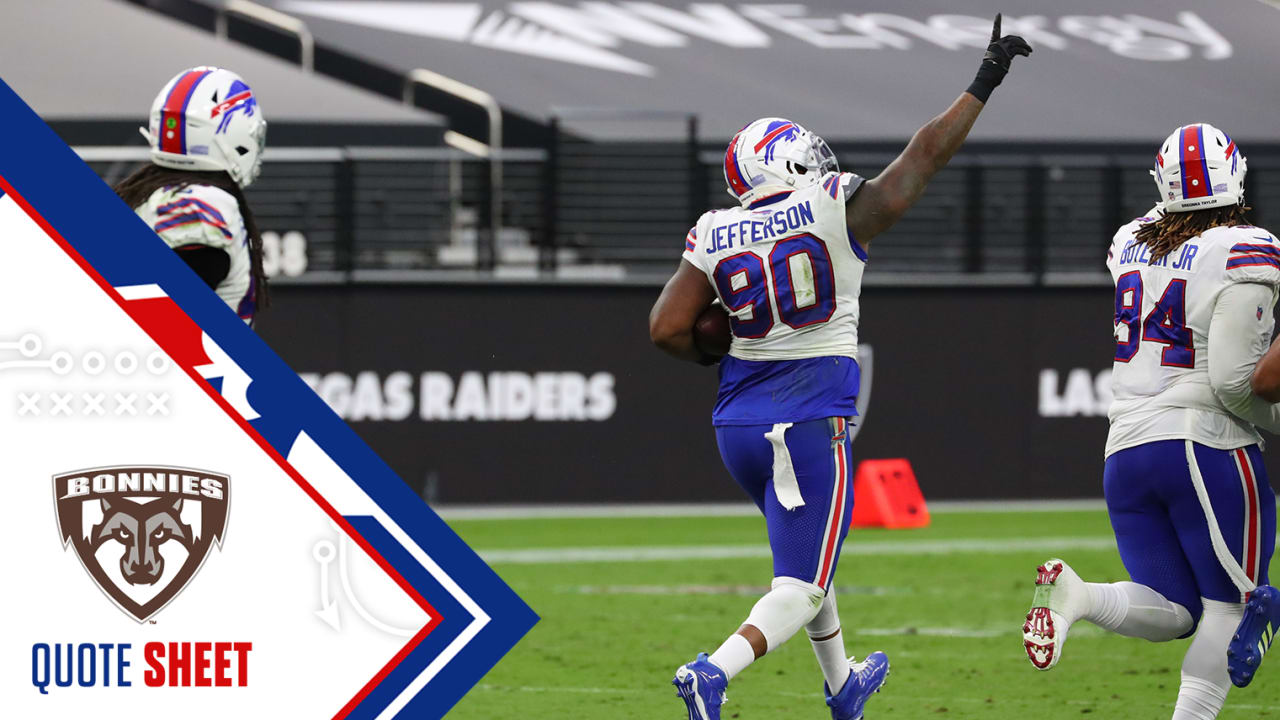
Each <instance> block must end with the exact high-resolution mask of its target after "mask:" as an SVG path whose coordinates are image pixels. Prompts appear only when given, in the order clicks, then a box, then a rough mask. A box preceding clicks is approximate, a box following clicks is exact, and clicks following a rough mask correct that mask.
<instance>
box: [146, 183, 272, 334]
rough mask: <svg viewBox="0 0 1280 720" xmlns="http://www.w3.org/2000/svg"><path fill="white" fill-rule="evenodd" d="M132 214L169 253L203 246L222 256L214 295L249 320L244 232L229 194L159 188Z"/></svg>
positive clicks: (251, 296) (248, 272)
mask: <svg viewBox="0 0 1280 720" xmlns="http://www.w3.org/2000/svg"><path fill="white" fill-rule="evenodd" d="M134 212H136V213H138V216H139V217H141V218H142V219H143V220H144V221H146V223H147V224H148V225H150V226H151V229H153V230H155V231H156V234H157V235H159V236H160V239H162V240H164V241H165V243H166V244H167V245H168V246H169V247H171V248H179V247H183V246H186V245H206V246H208V247H212V248H217V249H219V250H223V251H225V252H226V253H227V255H228V256H229V257H230V258H231V266H230V269H229V270H228V271H227V276H226V277H225V278H223V280H222V282H221V283H218V287H217V288H216V289H215V292H217V293H218V297H220V298H222V299H223V301H225V302H226V303H227V305H230V306H231V309H232V310H234V311H235V312H236V313H237V314H238V315H239V316H240V318H241V319H243V320H244V321H245V322H251V321H252V320H253V312H254V288H253V281H252V273H251V268H252V259H251V257H250V255H249V233H248V231H247V230H245V226H244V218H242V217H241V216H240V205H239V203H237V202H236V199H235V197H234V196H233V195H232V194H231V193H229V192H227V191H226V190H223V189H222V188H218V187H214V186H212V185H188V186H187V187H184V188H181V189H176V188H172V187H163V188H160V189H159V190H156V191H155V192H153V193H151V197H149V198H147V201H146V202H145V203H143V204H142V205H140V206H138V207H137V208H134Z"/></svg>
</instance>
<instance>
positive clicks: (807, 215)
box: [683, 173, 866, 360]
mask: <svg viewBox="0 0 1280 720" xmlns="http://www.w3.org/2000/svg"><path fill="white" fill-rule="evenodd" d="M861 184H862V178H861V177H859V176H857V175H854V174H853V173H829V174H828V175H827V176H826V177H824V178H823V180H822V182H821V183H818V184H816V185H811V186H809V187H806V188H802V189H800V190H795V191H793V192H789V193H785V194H780V195H775V196H772V197H768V198H763V199H761V200H758V201H756V202H755V203H753V207H751V208H744V207H736V208H731V209H728V210H713V211H711V212H708V213H705V214H704V215H703V216H702V217H701V218H699V220H698V224H697V225H696V226H694V228H693V229H691V230H690V231H689V234H688V236H687V237H686V238H685V250H684V256H683V257H684V259H685V260H688V261H689V262H690V263H692V264H693V266H694V267H696V268H698V269H699V270H702V272H704V273H706V275H707V278H708V279H709V280H710V282H711V285H712V287H714V288H715V290H716V294H717V295H718V296H719V298H720V302H722V303H723V304H724V306H725V308H726V309H727V310H728V311H729V315H730V324H731V326H732V329H733V341H732V344H731V346H730V349H729V354H730V355H732V356H734V357H736V358H740V359H743V360H798V359H802V358H812V357H827V356H847V357H851V358H855V359H856V358H857V353H858V295H859V294H860V293H861V292H862V272H863V268H864V263H865V262H866V254H865V252H864V251H863V249H862V247H861V246H860V245H858V243H857V242H855V241H854V239H853V237H852V235H851V234H850V232H849V231H848V229H847V227H846V224H845V203H846V202H847V201H848V199H849V198H851V197H853V193H854V192H855V191H856V190H857V189H858V187H859V186H860V185H861Z"/></svg>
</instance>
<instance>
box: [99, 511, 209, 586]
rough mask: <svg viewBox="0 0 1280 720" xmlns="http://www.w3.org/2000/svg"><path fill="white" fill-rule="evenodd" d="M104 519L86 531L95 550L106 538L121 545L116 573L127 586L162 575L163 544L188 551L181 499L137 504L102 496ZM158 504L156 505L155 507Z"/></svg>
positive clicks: (188, 532)
mask: <svg viewBox="0 0 1280 720" xmlns="http://www.w3.org/2000/svg"><path fill="white" fill-rule="evenodd" d="M99 502H101V503H102V515H103V518H105V519H104V520H103V521H102V522H101V523H99V524H98V525H95V526H93V529H92V530H90V531H89V536H90V541H91V542H92V547H93V549H94V550H95V551H97V549H98V548H99V547H101V546H102V544H103V543H105V542H107V541H109V540H115V541H116V542H118V543H120V544H121V545H123V546H124V547H125V552H124V554H123V555H121V556H120V574H121V575H122V576H123V577H124V579H125V582H127V583H129V584H130V585H154V584H155V583H156V581H157V580H159V579H160V577H161V576H162V575H164V556H163V555H161V554H160V553H159V552H158V550H159V547H160V546H161V545H163V544H164V543H167V542H170V541H175V542H178V543H181V544H182V545H183V546H184V547H186V548H187V551H188V552H190V550H191V545H190V540H191V526H190V525H186V524H184V523H183V522H182V520H181V519H180V518H181V515H182V498H178V499H176V500H174V501H173V502H172V503H169V502H162V503H148V504H145V505H139V504H137V503H133V502H129V501H128V500H117V501H116V502H115V504H112V502H111V501H110V500H107V499H105V498H104V499H102V500H101V501H99ZM157 506H158V507H157Z"/></svg>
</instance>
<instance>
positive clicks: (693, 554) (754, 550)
mask: <svg viewBox="0 0 1280 720" xmlns="http://www.w3.org/2000/svg"><path fill="white" fill-rule="evenodd" d="M1115 546H1116V544H1115V539H1114V538H1112V537H1110V536H1086V537H1035V538H1024V537H1011V538H966V539H952V540H899V541H892V540H891V541H885V542H846V543H845V544H844V549H843V550H842V551H841V555H843V556H849V555H873V556H875V555H953V554H957V553H973V554H988V555H1008V554H1014V553H1024V552H1027V551H1029V550H1035V551H1048V552H1058V551H1063V550H1112V549H1114V548H1115ZM479 553H480V557H481V558H483V559H484V561H485V562H487V563H505V564H512V565H559V564H564V563H591V562H607V563H619V562H664V561H680V560H730V559H749V558H767V557H771V555H770V552H769V546H768V545H687V546H634V547H603V548H602V547H562V548H522V549H515V550H481V551H479Z"/></svg>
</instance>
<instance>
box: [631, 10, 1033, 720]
mask: <svg viewBox="0 0 1280 720" xmlns="http://www.w3.org/2000/svg"><path fill="white" fill-rule="evenodd" d="M1030 52H1031V47H1030V46H1029V45H1027V43H1026V42H1025V41H1024V40H1023V39H1022V38H1020V37H1017V36H1012V35H1009V36H1003V37H1002V36H1001V35H1000V18H999V16H997V17H996V21H995V25H994V27H993V30H992V35H991V42H990V44H989V45H988V47H987V50H986V54H985V55H984V56H983V59H982V63H981V66H980V68H979V70H978V73H977V77H976V78H975V79H974V81H973V83H972V84H971V85H970V86H969V88H968V90H967V91H966V92H964V93H963V94H961V95H960V97H959V98H957V99H956V101H955V102H954V103H952V104H951V107H950V108H948V109H947V110H946V111H945V112H944V113H942V114H941V115H939V116H938V117H936V118H934V119H933V120H931V121H930V122H929V123H928V124H926V125H925V126H924V127H923V128H921V129H920V130H919V131H918V132H916V134H915V136H914V137H912V139H911V142H910V143H909V144H908V145H907V148H906V149H905V150H904V151H903V152H902V154H901V155H900V156H898V158H897V159H896V160H894V161H893V163H891V164H890V165H889V167H888V168H886V169H885V171H884V172H883V173H881V174H880V175H879V176H877V177H876V178H874V179H872V180H867V181H865V182H864V181H863V179H862V178H861V177H859V176H857V175H855V174H853V173H842V172H839V169H838V168H837V165H836V159H835V157H834V156H833V155H832V153H831V150H830V149H829V148H828V147H827V144H826V143H825V142H823V140H822V139H821V138H819V137H818V136H816V135H814V134H813V133H811V132H809V131H808V130H805V129H804V128H803V127H801V126H800V125H798V124H796V123H794V122H791V121H788V120H783V119H781V118H764V119H761V120H756V121H755V122H753V123H751V124H749V125H747V126H746V127H745V128H743V129H742V131H741V132H739V133H738V134H737V135H736V136H734V138H733V140H732V141H731V142H730V143H729V147H728V150H727V151H726V153H725V159H724V173H725V181H726V182H727V184H728V190H729V194H730V195H731V196H733V198H734V199H735V200H737V201H738V203H739V206H738V207H734V208H731V209H729V210H723V211H712V212H708V213H706V214H704V215H703V216H702V217H701V218H700V219H699V220H698V223H697V225H696V226H695V227H694V228H693V229H691V230H690V231H689V234H688V236H687V237H686V238H685V248H684V255H683V260H682V261H681V263H680V267H679V269H678V270H677V271H676V273H675V275H674V276H673V277H672V278H671V280H670V281H669V282H668V283H667V285H666V287H665V288H663V290H662V293H661V295H660V297H659V298H658V300H657V302H656V304H655V305H654V307H653V311H652V313H651V314H650V317H649V331H650V335H651V337H652V339H653V341H654V343H656V344H657V345H658V346H659V347H661V348H662V349H663V350H665V351H666V352H668V353H670V354H672V355H674V356H676V357H678V358H681V359H684V360H689V361H693V362H701V363H703V364H712V363H714V362H715V360H716V358H714V357H711V356H710V355H708V354H707V353H705V352H704V351H703V350H702V349H700V348H699V346H698V345H697V344H696V343H695V340H694V335H693V328H694V325H695V322H696V319H697V318H698V316H699V315H700V313H702V312H703V311H704V310H706V309H707V308H708V306H709V305H711V303H712V302H713V301H715V300H719V302H721V303H723V305H724V307H725V308H726V309H727V310H728V312H729V316H730V320H729V325H730V329H731V331H732V338H731V346H730V349H729V354H728V355H727V356H725V357H724V358H723V359H722V360H721V361H720V391H719V397H718V398H717V401H716V405H715V410H714V412H713V414H712V422H713V424H714V425H715V428H716V441H717V443H718V444H719V446H720V452H721V456H722V458H723V459H724V462H725V465H726V467H727V468H728V470H729V473H730V474H731V475H732V476H733V478H734V480H736V481H737V482H738V483H739V484H740V485H741V486H742V488H743V489H744V490H745V491H746V492H747V494H748V495H750V496H751V498H752V499H753V500H754V501H755V503H756V505H757V506H758V507H759V508H760V511H761V512H762V513H763V514H764V516H765V519H766V521H767V526H768V536H769V544H770V547H771V548H772V552H773V574H774V579H773V584H772V589H771V590H770V591H769V592H768V593H767V594H766V595H765V596H764V597H762V598H761V599H760V600H759V602H757V603H756V605H755V607H754V608H753V609H752V610H751V613H750V615H749V616H748V617H747V619H746V622H745V623H744V624H743V625H742V626H741V627H740V628H739V629H738V631H737V632H736V633H734V634H733V635H730V636H729V638H728V639H727V640H725V641H724V643H723V644H722V645H721V646H720V648H719V649H718V650H716V651H715V652H714V653H712V654H711V655H710V656H708V655H707V654H706V653H702V654H700V655H698V657H697V659H696V660H694V661H693V662H690V663H688V664H686V665H684V666H682V667H680V668H679V669H678V670H677V671H676V676H675V680H674V681H673V682H674V684H675V685H676V688H677V692H678V694H679V696H680V697H681V698H682V699H683V700H684V702H685V704H686V706H687V708H688V711H689V717H690V719H691V720H717V718H719V717H720V706H721V704H722V703H723V702H724V698H725V687H726V686H727V684H728V683H729V682H730V681H731V680H732V679H733V678H734V677H735V676H736V675H737V674H738V673H740V672H742V671H743V670H744V669H745V668H746V667H747V666H748V665H750V664H751V663H752V662H754V661H756V660H759V659H760V658H761V657H763V656H764V655H765V654H766V653H768V652H771V651H773V650H776V649H777V648H778V647H779V646H781V645H782V643H784V642H786V641H787V639H788V638H790V637H791V636H792V635H794V634H795V633H796V632H797V631H799V630H800V629H801V628H804V629H805V630H806V632H807V634H808V636H809V639H810V641H811V643H812V646H813V650H814V653H815V654H816V655H817V657H818V664H819V665H820V666H821V668H822V674H823V676H824V679H825V681H826V683H825V686H824V691H825V694H826V698H827V704H828V705H829V706H830V708H831V715H832V717H833V718H835V719H836V720H854V719H856V718H860V717H861V716H862V708H863V705H864V704H865V703H866V701H867V699H868V698H869V697H870V695H871V694H872V693H874V692H876V691H877V690H878V689H879V688H880V686H881V685H882V684H883V683H884V680H885V676H886V675H887V674H888V672H889V661H888V658H887V657H885V655H884V653H881V652H875V653H871V654H870V655H869V656H868V657H867V658H866V659H865V660H863V661H862V662H854V660H853V659H852V658H846V655H845V647H844V641H843V637H842V635H841V630H840V618H839V615H838V613H837V609H836V598H835V594H834V593H832V592H831V587H832V579H833V577H834V576H835V571H836V565H837V561H838V560H839V557H840V548H841V544H842V542H843V540H844V537H845V534H846V532H847V531H848V524H849V516H850V509H851V505H852V502H853V499H852V492H851V482H850V476H851V473H850V465H851V461H852V458H851V453H850V441H849V423H850V421H851V420H852V419H853V416H855V415H856V410H855V408H854V402H855V399H856V398H857V395H858V363H857V352H858V345H857V329H858V313H859V309H858V295H859V292H860V290H861V285H862V273H863V267H864V265H865V263H866V261H867V251H868V248H869V247H870V244H871V241H872V240H873V239H874V238H875V237H876V236H877V235H879V234H880V233H882V232H884V231H885V230H888V229H889V228H890V227H892V226H893V224H894V223H895V222H897V220H898V219H899V218H900V217H902V215H903V213H905V212H906V211H907V210H908V209H909V208H910V207H911V206H912V205H913V204H914V203H915V202H916V200H918V199H919V197H920V195H921V193H923V192H924V189H925V186H926V185H927V184H928V182H929V180H930V178H932V177H933V175H934V174H935V173H936V172H938V171H939V170H940V169H942V168H943V167H944V166H945V165H946V164H947V162H948V161H949V160H950V159H951V156H952V155H953V154H954V153H955V152H956V151H957V150H958V149H959V148H960V145H961V144H962V143H963V142H964V139H965V137H966V136H967V135H968V133H969V129H970V128H971V127H972V126H973V123H974V121H975V120H976V119H977V117H978V114H979V113H980V112H981V111H982V108H983V107H984V105H985V103H986V102H987V100H988V98H989V96H990V95H991V92H992V91H993V90H994V89H995V88H996V86H998V85H999V84H1000V82H1001V81H1002V80H1003V79H1004V77H1005V74H1006V73H1007V72H1008V71H1009V66H1010V63H1011V61H1012V60H1013V57H1014V56H1016V55H1027V54H1028V53H1030Z"/></svg>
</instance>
